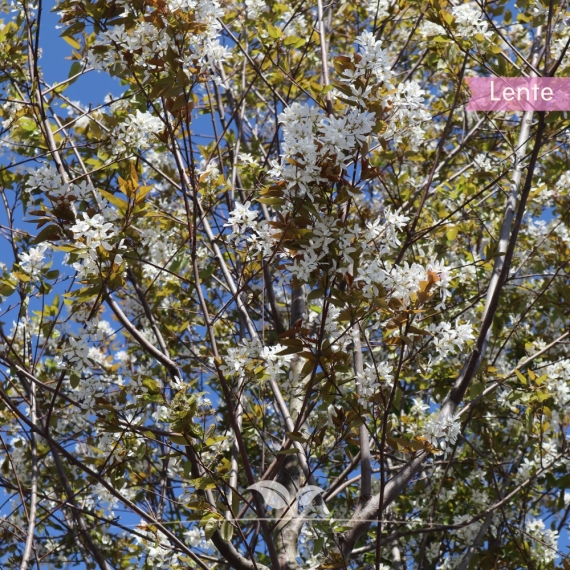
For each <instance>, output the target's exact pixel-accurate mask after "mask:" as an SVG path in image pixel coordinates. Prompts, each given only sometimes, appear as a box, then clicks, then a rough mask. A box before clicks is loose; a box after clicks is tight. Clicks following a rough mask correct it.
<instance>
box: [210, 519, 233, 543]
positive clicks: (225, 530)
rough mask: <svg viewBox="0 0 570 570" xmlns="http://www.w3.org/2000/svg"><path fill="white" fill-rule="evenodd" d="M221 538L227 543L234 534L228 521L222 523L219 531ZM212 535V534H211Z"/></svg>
mask: <svg viewBox="0 0 570 570" xmlns="http://www.w3.org/2000/svg"><path fill="white" fill-rule="evenodd" d="M220 533H221V535H222V538H223V539H224V540H226V541H227V542H229V541H230V540H231V539H232V536H233V534H234V527H233V525H232V523H231V522H230V521H224V522H223V523H222V528H221V531H220ZM212 534H213V533H212Z"/></svg>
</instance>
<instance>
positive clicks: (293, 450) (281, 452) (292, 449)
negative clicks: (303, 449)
mask: <svg viewBox="0 0 570 570" xmlns="http://www.w3.org/2000/svg"><path fill="white" fill-rule="evenodd" d="M274 453H275V455H295V454H296V453H299V450H298V449H297V448H296V447H290V448H289V449H280V450H279V451H275V452H274Z"/></svg>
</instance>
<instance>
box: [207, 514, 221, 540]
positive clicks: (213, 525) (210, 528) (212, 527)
mask: <svg viewBox="0 0 570 570" xmlns="http://www.w3.org/2000/svg"><path fill="white" fill-rule="evenodd" d="M217 530H218V521H217V520H212V519H211V520H209V521H208V522H207V523H206V525H205V526H204V534H205V535H206V539H207V540H210V539H211V538H212V536H214V533H215V532H216V531H217Z"/></svg>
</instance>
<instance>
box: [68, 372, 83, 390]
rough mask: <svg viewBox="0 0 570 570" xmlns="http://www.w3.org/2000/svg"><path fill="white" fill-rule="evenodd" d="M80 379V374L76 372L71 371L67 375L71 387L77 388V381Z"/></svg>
mask: <svg viewBox="0 0 570 570" xmlns="http://www.w3.org/2000/svg"><path fill="white" fill-rule="evenodd" d="M80 380H81V376H79V374H77V372H72V373H71V374H70V376H69V383H70V384H71V387H72V388H77V386H79V381H80Z"/></svg>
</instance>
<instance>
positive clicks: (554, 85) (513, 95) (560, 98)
mask: <svg viewBox="0 0 570 570" xmlns="http://www.w3.org/2000/svg"><path fill="white" fill-rule="evenodd" d="M465 80H466V81H467V84H468V85H469V88H470V89H471V99H470V100H469V103H467V106H466V107H465V109H466V110H467V111H570V77H466V78H465Z"/></svg>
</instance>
